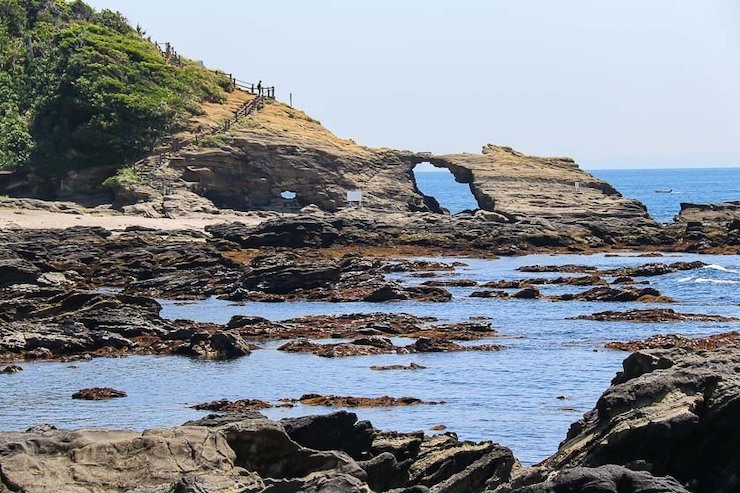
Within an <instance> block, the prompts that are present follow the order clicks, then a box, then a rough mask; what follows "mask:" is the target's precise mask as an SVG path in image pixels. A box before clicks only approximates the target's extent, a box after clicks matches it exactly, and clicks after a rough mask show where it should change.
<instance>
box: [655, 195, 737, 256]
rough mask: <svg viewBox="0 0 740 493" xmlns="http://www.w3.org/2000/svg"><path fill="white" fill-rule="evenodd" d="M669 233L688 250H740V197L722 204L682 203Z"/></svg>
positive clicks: (682, 247)
mask: <svg viewBox="0 0 740 493" xmlns="http://www.w3.org/2000/svg"><path fill="white" fill-rule="evenodd" d="M675 221H676V222H675V224H671V225H668V226H667V228H668V230H669V231H670V234H671V235H672V236H673V237H674V238H675V240H676V242H677V243H678V244H679V245H680V246H681V249H682V250H685V251H689V252H705V251H717V249H720V251H723V252H725V253H729V254H735V253H737V252H738V250H740V201H735V202H723V203H720V204H686V203H682V204H681V212H679V214H678V215H677V216H676V219H675Z"/></svg>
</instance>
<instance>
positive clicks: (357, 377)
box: [0, 254, 740, 463]
mask: <svg viewBox="0 0 740 493" xmlns="http://www.w3.org/2000/svg"><path fill="white" fill-rule="evenodd" d="M435 260H439V259H435ZM447 260H453V259H447ZM455 260H459V259H455ZM462 260H463V261H464V262H466V263H467V265H466V266H465V267H460V268H458V270H457V271H456V272H454V273H444V272H441V273H440V275H441V276H443V277H440V278H439V279H445V278H458V279H474V280H477V281H479V282H486V281H492V280H499V279H519V278H525V277H547V276H553V277H559V276H561V274H539V273H538V274H528V273H522V272H517V271H515V270H514V269H515V268H516V267H518V266H521V265H533V264H566V263H577V264H588V265H596V266H599V267H601V268H612V267H619V266H627V265H642V264H645V263H648V262H666V263H668V262H675V261H692V260H703V261H704V262H707V263H709V264H712V265H711V266H710V267H705V268H702V269H697V270H693V271H684V272H678V273H675V274H670V275H666V276H660V277H651V278H645V279H646V280H649V281H650V285H651V286H653V287H656V288H657V289H659V290H660V291H662V292H663V293H664V294H666V295H669V296H672V297H674V298H675V299H676V301H677V303H675V304H672V305H670V308H673V309H675V310H676V311H681V312H694V313H707V314H719V315H726V316H740V294H739V292H738V284H740V257H738V256H700V255H673V254H671V255H670V256H666V257H664V258H637V257H635V256H620V257H606V256H604V255H590V256H580V255H561V256H545V255H534V256H528V257H517V258H503V259H498V260H481V259H462ZM394 277H395V278H399V279H401V280H404V281H407V282H409V283H419V282H422V281H423V279H416V278H412V277H409V276H406V275H395V276H394ZM474 289H480V288H451V289H450V290H451V291H452V292H453V294H454V299H453V301H451V302H449V303H436V304H428V303H416V302H396V303H381V304H378V303H342V304H336V303H277V304H275V303H245V304H232V303H228V302H223V301H219V300H215V299H211V300H206V301H202V302H197V303H190V304H181V303H176V302H170V301H163V302H162V303H163V306H164V309H163V315H164V316H166V317H170V318H189V319H193V320H200V321H212V322H219V323H224V322H226V321H228V320H229V318H231V317H232V316H233V315H237V314H249V315H258V316H262V317H266V318H269V319H273V320H284V319H287V318H291V317H297V316H302V315H308V314H331V313H335V314H339V313H356V312H377V311H384V312H407V313H413V314H417V315H430V316H434V317H437V318H439V319H440V320H441V321H463V320H467V319H468V318H469V317H471V316H487V317H490V318H491V321H492V323H493V326H494V327H495V328H496V329H497V330H498V331H499V333H500V336H499V337H496V338H494V339H492V340H489V341H481V343H487V342H492V343H497V344H504V345H506V346H507V347H508V348H509V349H507V350H505V351H500V352H495V353H476V352H468V353H435V354H419V355H382V356H363V357H354V358H339V359H326V358H320V357H317V356H313V355H304V354H298V355H296V354H287V353H282V352H280V351H276V350H275V348H276V347H277V346H278V343H271V344H268V345H266V346H265V349H264V350H260V351H255V352H254V353H253V354H252V355H251V356H249V357H247V358H242V359H240V360H236V361H231V362H203V361H195V360H191V359H188V358H180V357H130V358H122V359H96V360H93V361H91V362H86V363H84V362H83V363H74V364H72V365H70V364H63V363H33V364H23V365H22V366H23V367H24V368H25V370H26V371H24V372H21V373H19V374H16V375H9V376H1V377H0V382H1V385H2V397H3V398H2V399H0V429H3V430H18V429H25V428H27V427H29V426H32V425H35V424H38V423H42V422H48V423H52V424H55V425H57V426H59V427H66V428H77V427H84V426H103V427H116V428H121V427H124V428H133V429H144V428H148V427H157V426H173V425H177V424H181V423H182V422H184V421H186V420H189V419H197V418H199V417H202V416H203V415H205V414H206V413H204V412H200V411H194V410H192V409H189V408H188V406H190V405H193V404H196V403H200V402H204V401H208V400H214V399H219V398H222V397H228V398H230V399H243V398H251V399H264V400H277V399H279V398H286V397H290V398H295V397H299V396H300V395H301V394H304V393H309V392H317V393H333V394H341V395H356V396H380V395H386V394H387V395H391V396H395V397H399V396H411V397H418V398H421V399H424V400H434V401H439V400H444V401H446V404H444V405H439V406H417V407H408V408H393V409H359V410H355V412H357V414H358V415H359V416H360V418H361V419H369V420H371V421H372V422H373V424H374V425H375V426H377V427H379V428H381V429H392V430H400V431H412V430H418V429H420V430H429V428H431V427H432V426H435V425H438V424H444V425H447V426H448V430H449V431H454V432H457V433H458V434H459V436H460V438H462V439H471V440H484V439H485V440H493V441H496V442H499V443H502V444H504V445H507V446H509V447H511V448H512V449H513V450H514V453H515V454H516V456H517V457H518V458H519V459H520V460H522V461H523V462H524V463H534V462H537V461H540V460H542V459H544V458H545V457H547V456H549V455H550V454H552V453H553V452H554V451H555V450H556V448H557V446H558V443H559V442H560V441H561V440H562V439H563V438H564V436H565V433H566V431H567V429H568V427H569V425H570V423H572V422H574V421H576V420H577V419H578V418H579V417H580V416H581V415H582V414H583V413H584V412H585V411H587V410H589V409H591V408H592V407H593V406H594V404H595V402H596V400H597V399H598V397H599V395H600V394H601V393H602V392H603V391H604V389H605V388H606V387H607V386H608V384H609V381H610V380H611V378H612V377H613V376H614V374H615V373H616V372H617V371H618V370H620V368H621V361H622V360H623V359H624V358H625V357H626V356H627V354H626V353H622V352H617V351H611V350H606V349H603V345H604V343H605V342H608V341H611V340H628V339H642V338H645V337H648V336H650V335H652V334H656V333H670V332H680V333H683V334H687V335H692V336H698V335H707V334H712V333H718V332H725V331H729V330H736V329H740V324H738V323H707V322H702V323H699V322H682V323H678V324H675V323H673V324H672V323H667V324H633V323H627V322H592V321H583V320H566V318H567V317H573V316H576V315H580V314H588V313H593V312H597V311H605V310H627V309H632V308H648V307H651V306H656V307H657V306H662V307H666V305H645V304H636V303H585V302H551V301H547V300H498V299H480V298H469V297H468V295H469V294H470V292H471V291H473V290H474ZM586 289H589V288H588V287H561V286H543V287H542V289H541V290H542V292H543V293H544V294H557V293H563V292H567V291H580V290H586ZM476 343H477V342H476ZM411 362H416V363H419V364H421V365H424V366H426V367H427V369H425V370H420V371H411V372H408V371H407V372H376V371H372V370H370V369H369V367H370V366H371V365H377V364H409V363H411ZM94 386H110V387H114V388H118V389H121V390H125V391H126V392H128V397H127V398H125V399H117V400H111V401H103V402H86V401H73V400H71V399H70V396H71V394H72V393H73V392H74V391H76V390H78V389H80V388H83V387H94ZM558 397H565V398H564V399H558ZM330 411H331V410H330V409H327V408H310V407H304V406H298V407H296V408H293V409H272V410H266V411H265V414H267V415H268V416H270V417H273V418H280V417H284V416H292V415H305V414H317V413H324V412H330Z"/></svg>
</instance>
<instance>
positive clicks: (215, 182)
mask: <svg viewBox="0 0 740 493" xmlns="http://www.w3.org/2000/svg"><path fill="white" fill-rule="evenodd" d="M424 162H426V163H430V164H432V165H434V166H437V167H440V168H447V169H449V170H450V171H451V172H452V173H453V175H454V176H455V179H456V180H457V181H458V182H460V183H467V184H469V186H470V190H471V192H472V194H473V196H474V197H475V199H476V200H477V202H478V206H479V208H480V209H482V210H484V211H488V216H487V218H488V219H489V220H491V221H498V222H504V223H510V222H522V221H523V222H527V221H536V222H538V224H543V225H544V226H545V227H546V228H547V229H551V230H555V229H558V228H563V227H576V228H584V227H585V228H587V229H593V230H598V234H600V235H602V236H603V235H607V234H611V235H618V234H619V233H618V232H619V230H620V229H624V228H628V229H635V228H646V229H651V228H655V227H656V224H655V223H654V222H653V221H652V220H651V219H649V217H648V215H647V211H646V209H645V207H644V206H643V205H642V204H640V203H639V202H637V201H635V200H630V199H625V198H623V197H622V196H621V195H620V194H619V193H618V192H617V191H616V190H615V189H614V188H612V187H611V186H610V185H609V184H608V183H606V182H604V181H601V180H599V179H597V178H595V177H593V176H592V175H590V174H588V173H586V172H584V171H583V170H581V169H580V168H578V166H577V165H576V164H575V163H574V162H573V160H571V159H568V158H539V157H532V156H526V155H524V154H522V153H519V152H517V151H515V150H513V149H511V148H508V147H500V146H494V145H487V146H485V147H484V148H483V152H482V153H481V154H452V155H446V156H437V155H433V154H430V153H414V152H410V151H396V150H391V149H372V148H368V147H363V146H359V145H357V144H356V143H354V142H353V141H351V140H344V139H340V138H337V137H336V136H334V135H332V134H331V133H330V132H328V131H327V130H326V129H325V128H324V127H322V126H321V125H320V124H319V123H318V122H316V121H314V120H312V119H311V118H309V117H308V116H306V115H305V114H303V113H301V112H298V111H296V110H293V109H291V108H288V107H287V106H284V105H282V104H279V103H272V104H268V105H266V106H265V107H264V108H263V109H262V110H261V111H260V112H259V113H258V114H256V115H255V116H253V117H251V118H250V119H249V120H248V121H246V122H245V123H244V124H243V125H242V126H241V128H236V129H232V131H230V132H229V133H228V134H226V135H225V136H224V145H223V146H221V147H218V148H213V147H212V148H202V149H191V150H188V151H186V152H184V153H183V154H182V155H181V157H180V158H179V159H176V160H173V161H172V163H171V167H172V168H173V169H175V170H177V171H178V172H180V173H181V176H182V178H183V179H184V180H185V182H186V183H187V184H188V186H189V187H190V188H191V189H192V190H195V191H197V192H198V193H200V194H203V195H204V196H206V197H208V198H209V199H211V200H213V202H214V203H215V204H216V205H218V206H219V207H229V208H233V209H239V210H250V209H280V208H281V207H282V206H283V199H282V198H281V196H280V194H281V192H284V191H292V192H295V193H296V194H297V196H296V199H295V201H296V203H298V204H300V205H302V206H305V205H308V204H314V205H316V206H318V207H319V208H321V209H322V210H325V211H329V212H335V211H337V210H339V209H341V208H343V207H345V206H346V205H347V201H346V200H347V192H348V191H352V190H361V191H362V193H363V204H364V206H365V207H368V208H372V209H374V210H376V211H379V212H399V211H400V212H409V211H411V212H418V211H429V212H440V207H439V205H438V204H437V202H436V200H435V199H433V198H432V197H425V196H424V195H423V194H422V193H421V192H420V191H419V189H418V187H417V186H416V181H415V178H414V173H413V168H414V167H415V166H416V165H417V164H420V163H424ZM598 234H597V235H598Z"/></svg>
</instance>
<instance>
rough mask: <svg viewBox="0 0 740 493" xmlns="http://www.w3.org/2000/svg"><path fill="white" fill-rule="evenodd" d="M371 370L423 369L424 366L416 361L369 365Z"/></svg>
mask: <svg viewBox="0 0 740 493" xmlns="http://www.w3.org/2000/svg"><path fill="white" fill-rule="evenodd" d="M370 369H371V370H375V371H396V370H403V371H408V370H424V369H426V366H422V365H420V364H417V363H410V364H408V365H374V366H371V367H370Z"/></svg>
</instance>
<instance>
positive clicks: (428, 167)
mask: <svg viewBox="0 0 740 493" xmlns="http://www.w3.org/2000/svg"><path fill="white" fill-rule="evenodd" d="M413 171H414V179H415V180H416V186H417V188H418V189H419V190H420V191H421V193H423V194H424V195H428V196H430V197H434V198H435V199H436V200H437V202H439V205H440V206H441V207H442V208H444V209H447V210H448V211H449V212H450V214H457V213H458V212H462V211H464V210H476V209H478V201H477V200H476V199H475V197H474V196H473V193H472V192H471V191H470V185H468V184H466V183H459V182H458V181H456V180H455V177H454V175H453V174H452V172H450V170H448V169H447V168H442V167H436V166H434V165H433V164H431V163H429V162H423V163H419V164H417V165H416V166H415V167H414V170H413Z"/></svg>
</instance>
